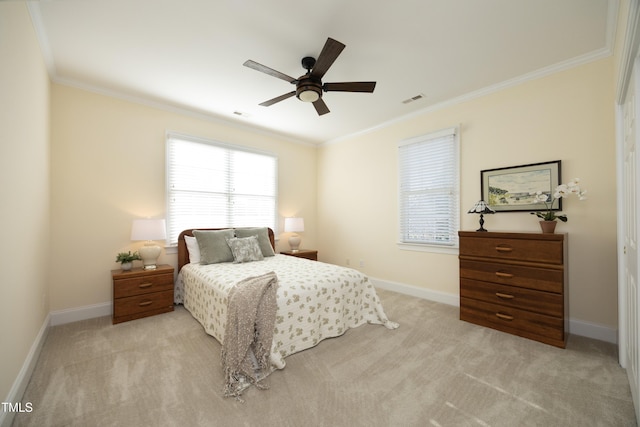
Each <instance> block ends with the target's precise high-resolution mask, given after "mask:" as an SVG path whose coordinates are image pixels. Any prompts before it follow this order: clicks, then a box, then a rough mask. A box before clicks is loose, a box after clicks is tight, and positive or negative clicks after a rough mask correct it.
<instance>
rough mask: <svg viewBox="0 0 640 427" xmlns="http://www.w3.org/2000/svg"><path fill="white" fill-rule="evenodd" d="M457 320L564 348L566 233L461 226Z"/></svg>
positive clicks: (566, 284)
mask: <svg viewBox="0 0 640 427" xmlns="http://www.w3.org/2000/svg"><path fill="white" fill-rule="evenodd" d="M458 236H459V238H460V255H459V260H460V320H465V321H467V322H471V323H475V324H478V325H482V326H487V327H489V328H493V329H497V330H500V331H503V332H508V333H511V334H514V335H518V336H521V337H525V338H530V339H532V340H536V341H540V342H543V343H546V344H550V345H554V346H556V347H562V348H564V347H565V346H566V343H567V338H568V334H569V327H568V321H569V313H568V310H569V300H568V293H567V286H568V280H567V273H568V268H567V239H568V236H567V235H566V234H542V233H495V232H483V233H479V232H474V231H460V232H458Z"/></svg>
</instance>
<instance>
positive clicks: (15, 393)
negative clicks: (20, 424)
mask: <svg viewBox="0 0 640 427" xmlns="http://www.w3.org/2000/svg"><path fill="white" fill-rule="evenodd" d="M50 318H51V315H50V314H48V315H47V317H46V318H45V319H44V323H43V324H42V326H41V327H40V331H38V335H36V339H35V340H34V341H33V344H31V348H30V349H29V353H28V354H27V358H26V359H25V361H24V363H23V364H22V368H21V369H20V372H19V373H18V376H17V377H16V380H15V381H14V382H13V386H11V390H9V395H8V396H7V397H6V398H5V400H3V402H10V403H13V404H16V403H18V402H20V401H21V400H22V396H23V395H24V391H25V390H26V389H27V385H28V384H29V380H30V379H31V374H33V370H34V368H35V367H36V362H37V361H38V358H39V357H40V351H41V350H42V345H43V344H44V341H45V339H46V338H47V334H48V333H49V324H50ZM14 416H15V413H14V412H8V411H7V412H5V411H3V410H0V426H1V427H9V426H11V423H13V418H14Z"/></svg>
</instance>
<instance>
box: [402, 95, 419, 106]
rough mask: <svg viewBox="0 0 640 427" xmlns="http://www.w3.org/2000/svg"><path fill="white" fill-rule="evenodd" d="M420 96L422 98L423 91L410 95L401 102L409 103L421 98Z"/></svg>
mask: <svg viewBox="0 0 640 427" xmlns="http://www.w3.org/2000/svg"><path fill="white" fill-rule="evenodd" d="M422 98H424V93H419V94H417V95H416V96H412V97H411V98H409V99H405V100H404V101H402V103H403V104H409V103H411V102H413V101H417V100H419V99H422Z"/></svg>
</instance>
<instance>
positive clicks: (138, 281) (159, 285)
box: [113, 272, 173, 298]
mask: <svg viewBox="0 0 640 427" xmlns="http://www.w3.org/2000/svg"><path fill="white" fill-rule="evenodd" d="M172 289H173V272H168V273H162V274H154V275H146V276H139V277H132V278H130V279H117V280H114V281H113V297H114V298H124V297H130V296H134V295H140V294H146V293H149V292H159V291H167V290H172Z"/></svg>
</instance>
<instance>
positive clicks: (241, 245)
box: [227, 236, 264, 264]
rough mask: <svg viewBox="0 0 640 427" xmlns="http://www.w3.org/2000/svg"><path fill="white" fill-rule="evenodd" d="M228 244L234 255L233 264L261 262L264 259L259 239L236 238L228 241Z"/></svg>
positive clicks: (252, 237)
mask: <svg viewBox="0 0 640 427" xmlns="http://www.w3.org/2000/svg"><path fill="white" fill-rule="evenodd" d="M227 244H228V245H229V248H231V252H232V253H233V262H234V263H236V264H238V263H241V262H251V261H261V260H262V259H264V257H263V256H262V251H261V250H260V246H259V245H258V237H257V236H250V237H242V238H238V237H234V238H232V239H227Z"/></svg>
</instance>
